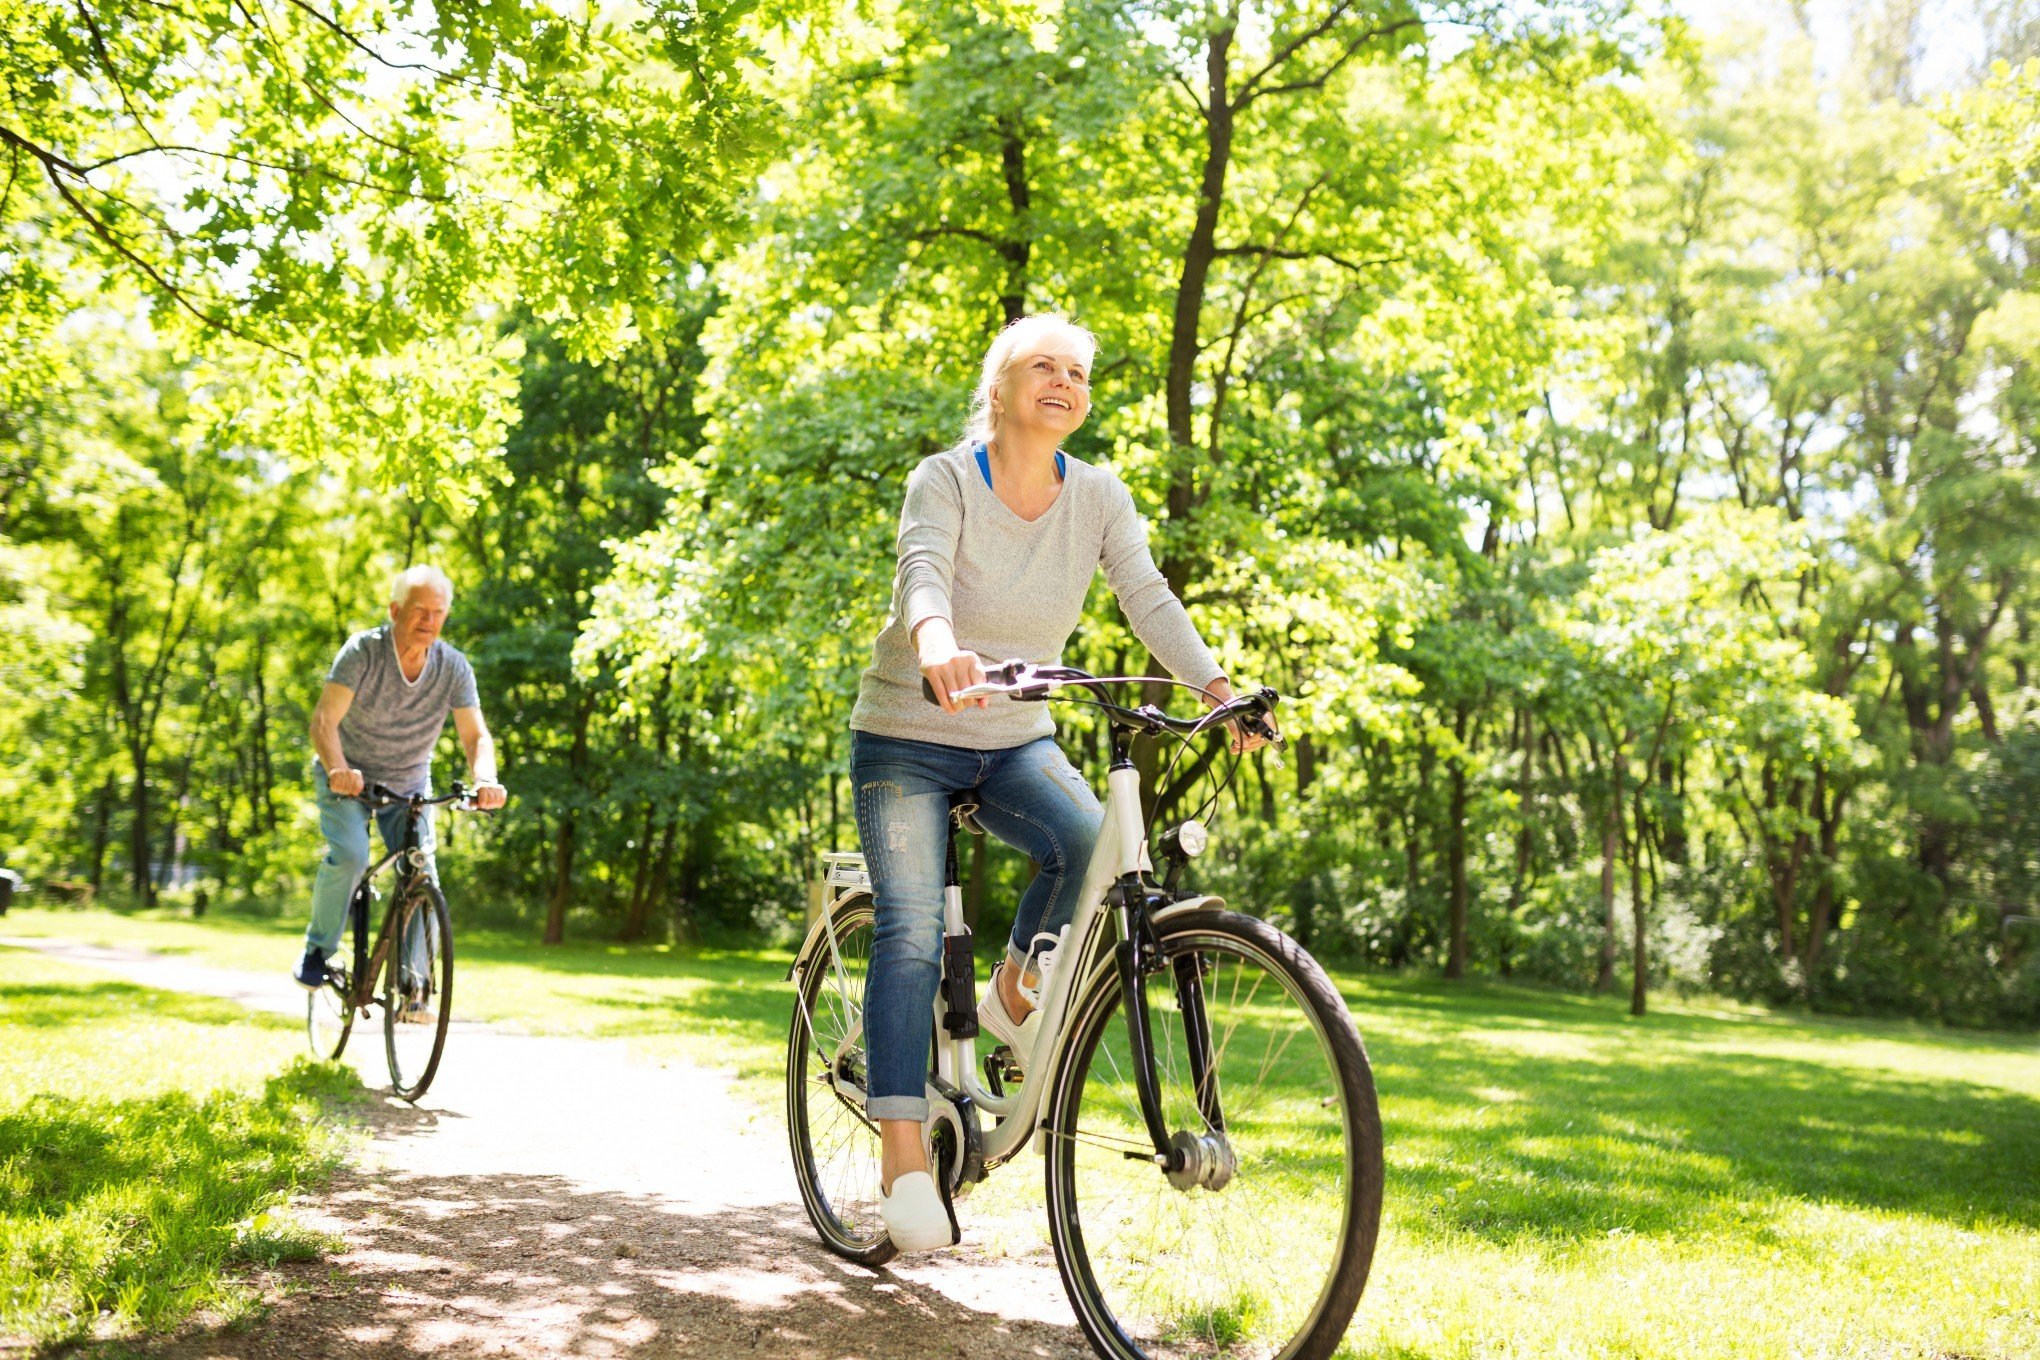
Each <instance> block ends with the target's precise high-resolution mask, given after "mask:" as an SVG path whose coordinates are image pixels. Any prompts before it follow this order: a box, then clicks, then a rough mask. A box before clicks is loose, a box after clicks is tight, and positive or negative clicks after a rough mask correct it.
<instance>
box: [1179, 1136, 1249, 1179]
mask: <svg viewBox="0 0 2040 1360" xmlns="http://www.w3.org/2000/svg"><path fill="white" fill-rule="evenodd" d="M1169 1154H1170V1155H1169V1162H1170V1165H1171V1170H1170V1171H1169V1173H1168V1174H1169V1184H1171V1185H1173V1186H1175V1187H1176V1188H1177V1189H1178V1190H1183V1191H1188V1190H1191V1189H1194V1188H1196V1187H1198V1186H1203V1187H1204V1188H1205V1189H1206V1190H1223V1189H1225V1187H1226V1186H1227V1185H1228V1184H1230V1183H1231V1182H1232V1178H1233V1173H1234V1172H1236V1171H1238V1170H1239V1160H1238V1158H1236V1157H1234V1156H1233V1150H1232V1144H1231V1142H1229V1141H1228V1140H1227V1139H1226V1136H1225V1135H1224V1134H1222V1133H1205V1134H1196V1133H1192V1132H1190V1130H1188V1129H1178V1130H1176V1132H1175V1134H1174V1136H1173V1137H1171V1138H1170V1139H1169Z"/></svg>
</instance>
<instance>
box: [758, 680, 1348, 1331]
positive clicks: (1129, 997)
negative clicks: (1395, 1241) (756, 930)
mask: <svg viewBox="0 0 2040 1360" xmlns="http://www.w3.org/2000/svg"><path fill="white" fill-rule="evenodd" d="M987 675H988V679H987V680H986V681H985V683H983V684H980V685H973V686H971V687H970V688H969V689H965V690H961V691H959V692H958V693H957V694H956V696H955V697H957V698H959V699H965V698H974V697H977V696H979V695H998V696H1004V697H1006V698H1009V699H1015V700H1043V699H1048V698H1050V697H1056V698H1060V699H1062V700H1064V701H1066V702H1076V703H1083V704H1088V705H1090V706H1092V707H1094V708H1096V709H1099V710H1101V711H1102V713H1103V715H1104V717H1105V718H1106V720H1107V721H1108V722H1109V724H1110V731H1111V751H1112V757H1111V768H1110V770H1109V771H1108V772H1107V774H1106V788H1107V794H1106V799H1105V819H1104V827H1103V830H1102V833H1101V835H1100V837H1099V841H1098V845H1097V849H1096V851H1095V852H1094V853H1093V855H1092V858H1091V863H1090V865H1089V868H1088V870H1087V872H1086V874H1085V877H1084V883H1083V892H1082V895H1081V897H1080V898H1079V906H1078V909H1077V913H1076V916H1075V918H1074V920H1073V921H1072V922H1071V924H1070V926H1069V927H1068V934H1067V935H1066V936H1065V937H1064V944H1063V946H1062V948H1061V949H1060V950H1059V953H1058V958H1059V962H1058V963H1057V964H1056V966H1055V967H1054V968H1053V969H1052V970H1051V971H1050V972H1049V973H1048V975H1047V976H1046V978H1045V980H1044V985H1043V991H1042V994H1041V1001H1040V1008H1041V1012H1042V1025H1041V1031H1040V1034H1039V1037H1038V1038H1037V1039H1036V1041H1035V1043H1036V1048H1035V1052H1033V1053H1032V1054H1029V1055H1026V1062H1025V1064H1024V1066H1025V1076H1024V1078H1023V1077H1022V1075H1021V1067H1022V1064H1020V1063H1019V1062H1016V1061H1015V1055H1013V1054H1011V1053H1010V1052H1008V1051H1007V1049H1006V1047H1005V1046H1004V1045H1003V1044H1000V1045H998V1046H996V1047H995V1048H994V1049H993V1051H992V1052H990V1053H989V1054H987V1055H986V1056H985V1057H984V1060H983V1062H982V1064H980V1061H979V1058H978V1055H977V1051H976V1044H975V1040H976V1037H977V1034H978V1026H977V1019H976V988H977V983H976V978H975V976H974V971H975V970H974V968H973V966H972V963H971V948H970V937H969V934H968V932H967V931H966V929H965V926H964V913H963V891H962V885H961V881H960V876H959V874H958V872H957V855H956V844H955V832H956V830H957V829H959V827H971V823H970V812H971V810H972V809H973V807H974V802H973V800H971V799H970V798H968V797H966V796H958V797H953V798H952V799H951V813H952V816H951V821H950V845H949V853H948V875H947V884H948V886H947V891H946V905H945V910H944V915H945V930H946V933H947V935H948V939H947V940H946V941H945V948H944V951H943V981H942V985H941V987H940V988H939V989H938V991H937V995H936V1000H935V1009H934V1013H933V1015H931V1016H930V1024H931V1025H932V1027H933V1032H934V1046H933V1060H932V1063H931V1067H932V1070H931V1071H930V1073H929V1076H928V1084H927V1096H928V1102H929V1109H930V1114H929V1117H928V1121H927V1123H926V1125H925V1132H924V1137H925V1139H926V1141H927V1145H928V1149H929V1154H930V1159H931V1160H930V1164H931V1166H933V1167H934V1168H935V1180H936V1183H937V1185H938V1186H939V1187H940V1188H941V1190H942V1193H943V1195H944V1198H945V1202H946V1203H948V1204H949V1205H950V1206H951V1219H952V1222H953V1221H954V1217H955V1211H954V1201H955V1199H956V1198H958V1197H961V1196H963V1195H965V1194H967V1193H968V1192H969V1191H970V1189H971V1188H972V1187H973V1186H974V1185H976V1184H978V1183H979V1182H981V1181H983V1180H984V1178H985V1177H986V1176H987V1175H988V1174H989V1173H990V1172H991V1171H993V1170H994V1169H996V1168H997V1167H999V1166H1002V1165H1004V1164H1005V1163H1007V1162H1009V1161H1011V1160H1012V1159H1013V1158H1014V1157H1016V1156H1018V1155H1019V1154H1020V1153H1021V1152H1022V1151H1023V1150H1024V1149H1026V1148H1027V1146H1028V1145H1029V1144H1030V1143H1032V1144H1034V1145H1035V1146H1036V1147H1038V1148H1039V1149H1040V1151H1041V1152H1042V1154H1043V1157H1044V1161H1045V1166H1046V1172H1047V1198H1048V1213H1049V1236H1050V1239H1051V1242H1052V1244H1053V1247H1054V1252H1055V1259H1056V1264H1057V1267H1058V1269H1059V1270H1060V1271H1061V1274H1062V1279H1063V1284H1064V1287H1065V1288H1066V1289H1067V1290H1068V1291H1069V1297H1070V1302H1071V1304H1072V1305H1073V1307H1074V1308H1075V1310H1076V1315H1077V1319H1078V1321H1079V1322H1080V1323H1081V1325H1082V1326H1083V1329H1084V1333H1085V1335H1086V1336H1087V1337H1088V1338H1089V1339H1090V1341H1091V1344H1092V1345H1093V1346H1094V1347H1095V1348H1096V1349H1097V1351H1098V1353H1099V1354H1101V1355H1104V1356H1108V1357H1115V1358H1123V1360H1150V1358H1151V1357H1152V1358H1154V1360H1159V1357H1162V1356H1176V1355H1182V1354H1185V1353H1191V1354H1223V1355H1227V1356H1234V1355H1237V1356H1252V1357H1263V1356H1280V1357H1302V1358H1305V1360H1314V1358H1315V1357H1323V1356H1329V1355H1331V1354H1332V1352H1333V1351H1334V1350H1335V1349H1336V1348H1337V1346H1338V1344H1339V1342H1340V1340H1341V1338H1342V1337H1343V1336H1344V1334H1345V1330H1346V1326H1347V1324H1348V1323H1349V1322H1350V1321H1351V1319H1352V1316H1353V1312H1354V1309H1355V1308H1356V1307H1357V1306H1358V1304H1359V1301H1360V1293H1361V1290H1362V1289H1363V1288H1364V1287H1365V1285H1366V1283H1367V1273H1368V1268H1369V1266H1370V1265H1371V1263H1372V1261H1373V1256H1374V1245H1375V1238H1376V1235H1377V1232H1378V1230H1379V1226H1380V1220H1381V1194H1382V1156H1381V1120H1380V1114H1379V1112H1378V1110H1377V1108H1376V1104H1375V1095H1374V1080H1373V1076H1372V1074H1371V1073H1370V1071H1369V1068H1368V1063H1367V1053H1366V1050H1365V1048H1364V1046H1363V1045H1362V1043H1361V1041H1360V1035H1359V1032H1358V1031H1357V1030H1356V1029H1355V1028H1354V1025H1353V1019H1352V1017H1351V1015H1349V1014H1348V1012H1347V1010H1346V1006H1345V1003H1344V1001H1343V1000H1341V998H1340V996H1339V994H1338V992H1337V990H1336V989H1335V988H1333V986H1332V984H1331V982H1330V981H1329V980H1328V979H1327V978H1326V976H1325V973H1324V970H1323V969H1322V968H1321V967H1319V966H1318V964H1317V962H1316V960H1314V959H1312V958H1311V956H1310V955H1309V954H1308V953H1306V952H1305V951H1304V950H1303V948H1302V947H1301V946H1299V945H1298V944H1297V943H1296V942H1295V941H1294V940H1292V939H1290V938H1289V937H1288V936H1287V935H1285V934H1283V933H1282V932H1281V931H1280V930H1277V929H1276V928H1275V927H1273V926H1271V925H1269V924H1268V923H1267V922H1265V921H1261V920H1257V919H1255V918H1253V917H1250V916H1245V915H1241V914H1240V913H1237V912H1233V911H1228V910H1225V907H1224V903H1222V902H1221V901H1220V900H1219V899H1217V898H1215V897H1210V896H1203V895H1199V894H1196V893H1191V892H1186V891H1180V890H1178V889H1177V886H1176V884H1177V881H1178V879H1179V878H1180V876H1181V874H1182V871H1183V869H1184V867H1185V865H1186V864H1187V862H1188V860H1189V859H1190V858H1192V857H1193V856H1195V855H1196V854H1198V853H1201V851H1202V850H1203V848H1204V844H1203V842H1204V832H1203V827H1202V825H1201V824H1200V823H1198V822H1197V821H1195V820H1194V819H1193V820H1191V821H1188V822H1185V823H1183V824H1182V825H1180V826H1178V827H1175V828H1172V829H1171V830H1170V831H1169V832H1168V833H1167V834H1165V835H1164V836H1162V838H1161V839H1160V841H1159V843H1158V847H1157V848H1158V850H1159V852H1160V856H1161V858H1162V860H1163V862H1164V863H1165V864H1166V866H1167V871H1166V875H1165V876H1164V877H1163V878H1162V880H1161V881H1160V882H1157V881H1156V879H1155V877H1154V869H1153V862H1154V861H1153V858H1152V857H1151V856H1150V854H1149V850H1148V835H1149V828H1148V826H1147V823H1146V819H1145V817H1144V815H1143V813H1142V810H1141V804H1140V776H1139V774H1138V773H1137V772H1136V770H1135V768H1134V764H1133V759H1132V751H1133V745H1134V743H1135V742H1137V741H1141V740H1146V739H1153V738H1158V737H1161V736H1163V735H1166V734H1173V735H1175V736H1178V737H1182V738H1184V739H1185V740H1186V741H1187V740H1188V739H1190V738H1194V737H1196V736H1198V735H1199V734H1201V733H1204V732H1207V731H1209V730H1211V729H1213V728H1216V727H1219V726H1220V725H1222V724H1227V723H1232V722H1240V723H1243V724H1245V725H1246V726H1247V727H1248V729H1249V730H1254V731H1258V732H1261V733H1263V734H1266V735H1270V736H1272V735H1273V732H1272V729H1271V728H1270V727H1269V725H1268V724H1267V721H1266V718H1267V715H1268V713H1269V712H1270V711H1271V710H1272V709H1273V708H1274V706H1275V704H1276V702H1277V696H1276V695H1275V694H1274V692H1273V691H1271V690H1262V691H1260V692H1259V693H1257V694H1252V695H1246V696H1242V697H1240V698H1237V699H1235V700H1233V701H1232V702H1230V703H1227V704H1225V705H1223V706H1221V707H1219V708H1216V709H1214V710H1212V711H1211V712H1210V713H1208V714H1206V715H1205V716H1204V717H1202V718H1201V719H1198V720H1196V721H1189V720H1185V719H1180V718H1173V717H1170V716H1169V715H1168V714H1166V713H1164V712H1162V711H1161V710H1159V709H1157V708H1154V707H1151V706H1141V707H1135V708H1129V707H1126V706H1124V705H1121V704H1118V703H1114V702H1112V701H1111V700H1110V699H1108V698H1106V697H1104V696H1105V694H1106V693H1107V692H1108V691H1107V689H1106V687H1107V686H1108V685H1110V684H1113V683H1118V682H1114V681H1105V680H1099V679H1097V678H1095V677H1093V676H1089V675H1086V674H1084V673H1083V672H1081V671H1075V670H1069V669H1066V668H1061V667H1041V666H1030V665H1027V664H1025V663H1022V662H1008V663H1007V664H1005V665H1004V666H999V667H994V668H992V669H991V670H989V671H988V672H987ZM931 697H932V696H931ZM1213 801H1214V802H1215V801H1216V800H1215V797H1214V800H1213ZM971 829H975V828H974V827H971ZM827 860H828V880H829V882H830V884H831V885H832V886H833V887H834V888H835V889H836V893H835V896H834V898H833V900H832V901H831V902H830V903H829V905H828V907H827V909H826V910H825V911H823V912H822V913H821V915H820V917H819V918H818V919H817V921H816V923H815V925H814V927H813V928H812V929H811V930H810V931H809V932H808V937H807V939H806V941H805V942H804V943H803V945H802V947H801V950H800V953H799V954H798V956H797V957H796V958H795V960H794V964H793V968H792V970H791V973H790V974H789V976H790V977H791V978H793V979H794V980H795V982H796V995H797V1003H796V1005H795V1007H794V1014H793V1022H792V1027H791V1033H790V1035H789V1037H788V1042H787V1063H786V1112H787V1130H788V1135H789V1139H790V1142H791V1144H792V1151H793V1162H794V1171H795V1175H796V1177H797V1178H798V1180H799V1182H800V1190H801V1197H802V1199H803V1201H804V1202H805V1204H806V1207H807V1212H808V1217H809V1218H810V1219H811V1220H812V1221H813V1222H814V1225H815V1229H816V1231H817V1232H819V1233H820V1234H821V1238H822V1241H823V1243H824V1244H825V1245H827V1246H828V1248H829V1249H830V1250H831V1251H833V1252H835V1253H837V1254H838V1255H840V1256H843V1257H846V1258H848V1259H850V1260H852V1261H857V1262H860V1263H862V1264H865V1265H880V1264H883V1263H884V1262H886V1261H888V1260H890V1259H891V1258H892V1257H893V1255H894V1254H895V1248H894V1247H893V1244H892V1241H891V1239H890V1238H888V1237H887V1235H886V1230H885V1224H884V1222H883V1220H882V1219H881V1218H880V1217H879V1211H878V1197H879V1138H878V1130H877V1127H876V1125H874V1124H873V1123H871V1122H870V1121H869V1120H868V1119H867V1118H866V1116H865V1113H864V1105H865V1073H866V1064H865V1055H864V1026H863V1001H864V990H865V983H866V979H867V976H868V974H869V967H870V962H871V944H872V936H873V920H874V918H873V904H872V899H871V892H870V884H869V880H868V877H867V875H866V873H865V869H864V861H863V857H862V856H861V855H856V854H850V853H842V852H839V853H836V854H832V855H829V856H828V857H827ZM987 1121H989V1127H987Z"/></svg>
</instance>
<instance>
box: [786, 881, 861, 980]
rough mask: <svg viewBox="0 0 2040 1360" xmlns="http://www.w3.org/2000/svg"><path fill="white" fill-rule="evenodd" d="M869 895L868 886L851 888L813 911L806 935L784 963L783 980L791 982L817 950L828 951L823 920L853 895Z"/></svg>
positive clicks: (827, 935) (827, 937) (827, 938)
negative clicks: (784, 973)
mask: <svg viewBox="0 0 2040 1360" xmlns="http://www.w3.org/2000/svg"><path fill="white" fill-rule="evenodd" d="M870 895H871V890H870V889H868V888H852V889H850V890H849V891H848V892H844V893H839V894H838V895H837V896H835V897H832V898H830V899H829V905H828V906H826V907H824V908H822V910H820V911H818V912H816V913H815V919H814V922H813V924H811V925H809V926H808V928H807V935H806V936H805V937H804V938H803V939H802V940H801V942H800V948H799V949H798V950H796V951H795V952H794V955H793V962H792V963H789V964H788V965H786V976H785V978H784V979H783V981H786V982H791V981H793V975H794V974H795V973H798V972H802V971H804V970H805V969H806V968H807V966H808V964H809V963H810V962H811V961H812V960H813V959H814V957H815V953H816V951H817V950H819V951H820V952H822V953H824V954H826V953H828V950H829V932H828V930H827V928H826V927H825V925H824V922H826V921H827V920H828V918H829V917H830V916H831V915H833V914H834V913H835V911H836V909H837V908H838V907H840V906H842V905H843V904H844V903H845V902H848V901H849V900H850V899H852V898H854V897H869V896H870Z"/></svg>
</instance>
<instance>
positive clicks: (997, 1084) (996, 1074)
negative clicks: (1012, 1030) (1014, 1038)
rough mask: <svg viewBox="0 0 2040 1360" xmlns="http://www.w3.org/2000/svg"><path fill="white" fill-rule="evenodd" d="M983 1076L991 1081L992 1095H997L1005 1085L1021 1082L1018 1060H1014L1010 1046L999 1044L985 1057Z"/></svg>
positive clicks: (1021, 1074)
mask: <svg viewBox="0 0 2040 1360" xmlns="http://www.w3.org/2000/svg"><path fill="white" fill-rule="evenodd" d="M985 1076H986V1077H988V1078H990V1079H991V1083H992V1094H993V1095H998V1094H1000V1092H1001V1091H1002V1090H1003V1088H1005V1087H1006V1086H1007V1085H1010V1084H1012V1083H1016V1082H1018V1081H1020V1080H1021V1078H1022V1077H1023V1076H1024V1073H1023V1072H1022V1071H1021V1068H1020V1063H1019V1060H1018V1059H1016V1058H1014V1056H1013V1050H1012V1047H1011V1046H1010V1045H1007V1044H1000V1045H999V1046H998V1047H997V1048H994V1049H993V1050H992V1051H991V1052H990V1053H987V1054H986V1055H985Z"/></svg>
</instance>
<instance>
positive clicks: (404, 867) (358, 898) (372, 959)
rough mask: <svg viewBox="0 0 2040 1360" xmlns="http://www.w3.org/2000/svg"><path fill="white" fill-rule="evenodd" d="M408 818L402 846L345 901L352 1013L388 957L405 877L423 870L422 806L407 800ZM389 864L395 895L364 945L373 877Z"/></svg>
mask: <svg viewBox="0 0 2040 1360" xmlns="http://www.w3.org/2000/svg"><path fill="white" fill-rule="evenodd" d="M410 802H411V807H410V812H409V815H407V816H406V817H405V819H404V843H403V844H402V845H400V846H398V847H397V848H396V849H394V850H391V851H389V852H388V853H386V854H385V855H384V856H383V857H382V858H381V859H379V860H377V861H376V862H375V863H374V864H372V865H370V866H369V867H368V871H367V872H366V873H364V874H362V876H361V882H359V883H357V884H355V885H354V895H353V897H351V898H350V899H348V903H347V909H348V912H349V914H350V915H351V917H352V918H353V922H354V976H353V977H351V978H349V979H348V983H349V985H348V988H347V1004H348V1006H349V1007H350V1008H351V1009H354V1010H366V1009H367V1008H368V1005H369V1003H370V1002H371V1001H373V1000H374V999H375V975H376V973H377V972H379V971H380V970H381V968H382V964H383V961H384V960H385V959H386V958H387V957H388V956H389V955H388V950H389V948H390V943H391V942H390V927H391V926H392V925H394V924H395V922H396V919H397V915H396V908H397V901H398V899H399V897H400V896H401V889H402V886H403V882H404V875H405V874H406V873H422V872H423V871H424V868H425V849H424V847H423V846H422V845H420V844H419V836H418V824H419V822H420V821H421V820H422V819H423V818H424V815H425V811H424V809H425V804H423V803H422V802H419V801H418V800H416V799H412V800H410ZM392 863H396V864H397V865H398V869H397V884H398V888H399V893H398V895H397V896H392V897H391V899H390V908H389V910H388V911H386V912H384V913H383V923H382V929H381V930H379V931H378V932H376V937H375V947H374V948H373V950H371V949H370V947H369V943H368V904H369V903H370V902H371V901H373V900H374V899H375V898H376V897H377V896H379V895H380V894H378V893H377V892H376V890H375V880H376V876H377V875H378V874H380V873H382V871H383V870H384V869H387V868H388V867H389V866H390V865H391V864H392Z"/></svg>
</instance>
